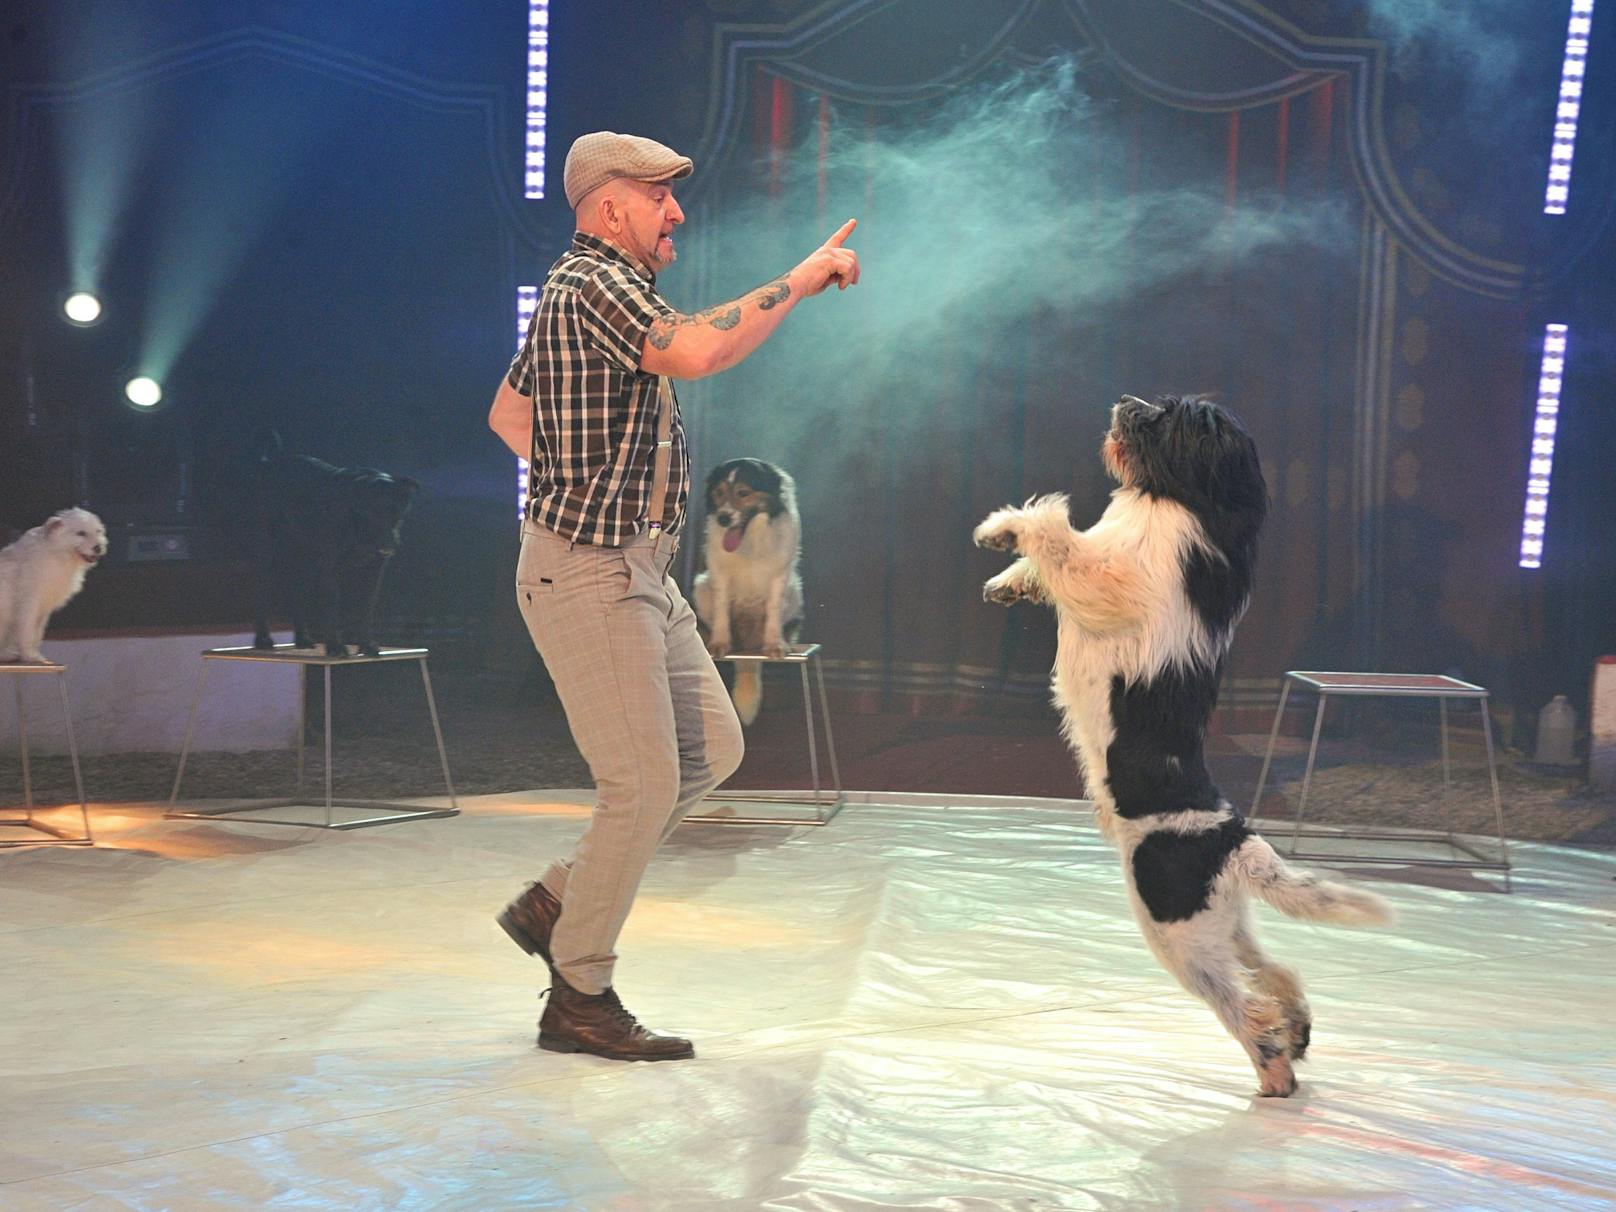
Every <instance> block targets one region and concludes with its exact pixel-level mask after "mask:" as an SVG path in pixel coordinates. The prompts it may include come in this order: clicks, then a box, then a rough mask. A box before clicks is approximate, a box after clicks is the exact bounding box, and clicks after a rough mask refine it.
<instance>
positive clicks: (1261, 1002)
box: [1157, 923, 1296, 1098]
mask: <svg viewBox="0 0 1616 1212" xmlns="http://www.w3.org/2000/svg"><path fill="white" fill-rule="evenodd" d="M1158 928H1159V929H1161V928H1160V927H1158ZM1157 954H1158V955H1159V956H1161V957H1162V960H1163V962H1164V963H1165V964H1166V965H1167V967H1168V970H1169V971H1171V972H1172V974H1173V975H1174V976H1176V977H1177V978H1178V980H1179V983H1180V984H1182V985H1183V986H1184V988H1186V989H1188V990H1189V991H1190V992H1191V993H1193V994H1195V996H1196V997H1199V998H1200V999H1201V1000H1202V1001H1204V1002H1206V1003H1207V1005H1209V1006H1210V1007H1212V1013H1213V1014H1215V1015H1217V1016H1218V1021H1219V1022H1221V1023H1222V1024H1223V1026H1224V1028H1225V1029H1226V1030H1227V1031H1228V1032H1229V1034H1230V1035H1232V1036H1234V1037H1235V1039H1237V1040H1238V1041H1239V1042H1240V1046H1241V1047H1242V1048H1244V1049H1245V1050H1246V1055H1247V1056H1249V1057H1250V1058H1251V1066H1252V1068H1254V1069H1255V1070H1256V1071H1257V1078H1258V1081H1259V1082H1260V1088H1259V1090H1258V1093H1260V1094H1261V1095H1262V1096H1263V1097H1264V1098H1288V1097H1289V1096H1290V1095H1292V1094H1293V1093H1295V1091H1296V1074H1295V1073H1294V1072H1293V1071H1292V1069H1291V1058H1290V1046H1289V1045H1290V1039H1289V1032H1288V1031H1287V1028H1286V1020H1285V1015H1284V1012H1283V1011H1282V1010H1281V1009H1280V1004H1279V1000H1278V999H1277V998H1275V997H1274V996H1272V995H1271V994H1268V993H1256V992H1249V991H1248V990H1247V989H1246V985H1245V981H1244V980H1243V979H1242V978H1243V976H1244V971H1243V969H1242V966H1241V963H1240V960H1239V958H1238V957H1237V956H1236V954H1235V949H1234V947H1233V946H1232V945H1231V943H1230V942H1229V941H1228V940H1227V939H1217V940H1209V939H1208V938H1207V937H1206V933H1205V932H1204V931H1196V930H1195V929H1194V927H1193V925H1191V924H1189V923H1184V924H1183V925H1182V926H1180V927H1178V928H1176V929H1175V927H1174V926H1171V925H1170V926H1167V927H1166V928H1165V929H1161V941H1160V945H1159V947H1158V949H1157Z"/></svg>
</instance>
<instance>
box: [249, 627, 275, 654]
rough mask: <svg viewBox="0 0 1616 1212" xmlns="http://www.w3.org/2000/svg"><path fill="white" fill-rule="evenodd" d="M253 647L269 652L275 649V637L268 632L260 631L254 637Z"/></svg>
mask: <svg viewBox="0 0 1616 1212" xmlns="http://www.w3.org/2000/svg"><path fill="white" fill-rule="evenodd" d="M253 647H254V648H256V649H258V650H260V651H261V652H269V651H270V650H271V649H273V648H274V647H275V637H274V636H272V635H270V634H269V632H267V631H260V632H259V633H258V634H257V635H255V636H253Z"/></svg>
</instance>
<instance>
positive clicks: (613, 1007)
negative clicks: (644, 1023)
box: [601, 988, 640, 1029]
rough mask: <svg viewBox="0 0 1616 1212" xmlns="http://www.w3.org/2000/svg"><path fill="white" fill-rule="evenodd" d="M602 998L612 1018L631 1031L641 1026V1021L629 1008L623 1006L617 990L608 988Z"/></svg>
mask: <svg viewBox="0 0 1616 1212" xmlns="http://www.w3.org/2000/svg"><path fill="white" fill-rule="evenodd" d="M601 997H602V998H604V999H605V1002H606V1008H607V1010H609V1011H611V1014H612V1017H613V1018H615V1019H617V1021H618V1022H620V1023H622V1024H623V1025H624V1026H625V1027H628V1028H630V1029H632V1028H634V1027H638V1026H639V1025H640V1020H639V1019H637V1018H635V1017H634V1015H633V1014H631V1013H629V1009H628V1007H627V1006H625V1005H623V999H622V998H620V997H618V996H617V990H616V989H611V988H608V989H607V990H606V991H605V992H603V993H602V994H601Z"/></svg>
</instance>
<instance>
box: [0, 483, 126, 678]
mask: <svg viewBox="0 0 1616 1212" xmlns="http://www.w3.org/2000/svg"><path fill="white" fill-rule="evenodd" d="M106 554H107V528H106V527H105V526H103V525H101V519H100V518H98V517H96V516H95V515H94V514H93V513H91V512H90V511H89V510H87V509H64V510H62V511H61V512H60V513H58V514H57V515H56V516H55V517H53V518H51V519H50V520H49V521H47V522H45V523H44V524H43V525H41V526H35V527H34V528H33V529H32V530H30V531H28V532H27V533H26V534H24V535H23V536H22V538H20V539H18V540H17V541H16V542H15V543H12V544H11V545H10V546H8V547H6V548H4V549H3V550H0V662H20V663H22V664H25V665H43V664H44V663H45V658H44V656H43V655H42V654H41V653H40V651H39V645H40V641H42V640H43V639H44V638H45V623H46V622H47V621H48V620H49V619H50V617H51V615H52V614H54V613H55V612H56V611H58V610H60V609H61V608H62V607H63V606H65V605H66V604H67V602H68V600H69V599H71V598H72V596H73V595H74V594H76V593H77V592H78V591H79V590H80V589H82V588H83V587H84V577H85V574H86V573H88V572H89V571H90V569H92V568H94V567H95V565H96V562H97V561H98V560H100V559H101V557H102V556H104V555H106Z"/></svg>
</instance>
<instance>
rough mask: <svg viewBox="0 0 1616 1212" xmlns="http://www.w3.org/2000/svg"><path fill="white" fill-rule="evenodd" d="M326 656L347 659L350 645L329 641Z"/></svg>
mask: <svg viewBox="0 0 1616 1212" xmlns="http://www.w3.org/2000/svg"><path fill="white" fill-rule="evenodd" d="M325 654H326V656H333V657H345V656H347V655H348V645H346V644H339V643H337V642H336V641H335V640H327V641H326V645H325Z"/></svg>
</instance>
